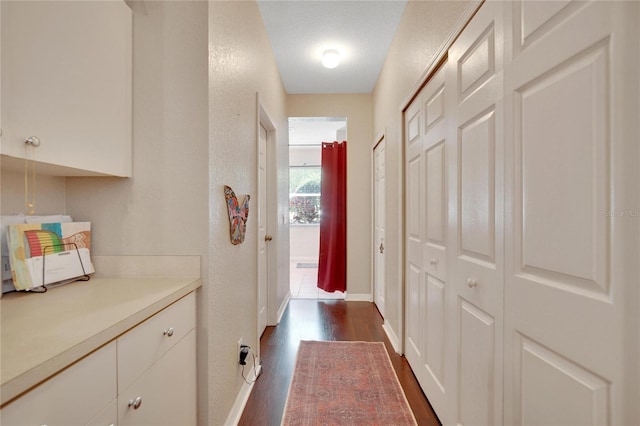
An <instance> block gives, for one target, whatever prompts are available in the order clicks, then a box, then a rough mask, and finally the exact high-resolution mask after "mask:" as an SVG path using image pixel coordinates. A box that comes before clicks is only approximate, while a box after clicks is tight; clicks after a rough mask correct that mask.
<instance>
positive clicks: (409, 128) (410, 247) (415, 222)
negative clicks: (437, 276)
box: [404, 101, 426, 381]
mask: <svg viewBox="0 0 640 426" xmlns="http://www.w3.org/2000/svg"><path fill="white" fill-rule="evenodd" d="M421 107H422V105H421V104H420V102H415V101H414V102H413V104H412V105H411V106H409V108H408V109H407V110H406V111H405V135H406V136H405V155H406V157H405V158H406V162H405V191H406V199H405V202H406V204H405V223H406V231H405V232H406V242H405V244H406V245H405V248H406V273H405V322H406V323H405V349H404V352H405V356H406V358H407V360H408V361H409V364H411V366H412V369H413V371H414V373H415V374H416V377H418V380H419V381H420V368H419V366H420V365H421V364H422V358H423V353H424V336H423V330H424V299H425V296H426V294H425V288H424V283H423V274H422V241H423V229H422V217H421V211H420V210H421V206H422V203H423V194H422V192H423V184H422V182H423V170H422V129H423V128H424V123H423V122H422V120H423V117H422V113H421V112H422V109H421Z"/></svg>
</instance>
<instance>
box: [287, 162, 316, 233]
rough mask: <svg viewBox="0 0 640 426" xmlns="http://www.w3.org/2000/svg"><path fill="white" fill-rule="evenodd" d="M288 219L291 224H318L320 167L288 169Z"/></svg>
mask: <svg viewBox="0 0 640 426" xmlns="http://www.w3.org/2000/svg"><path fill="white" fill-rule="evenodd" d="M289 218H290V221H291V223H292V224H318V223H320V166H295V167H290V168H289Z"/></svg>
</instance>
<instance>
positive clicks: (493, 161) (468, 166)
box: [446, 2, 504, 425]
mask: <svg viewBox="0 0 640 426" xmlns="http://www.w3.org/2000/svg"><path fill="white" fill-rule="evenodd" d="M502 4H503V2H486V3H485V4H484V5H483V6H482V7H481V8H480V10H479V11H478V13H477V14H476V16H475V17H474V18H473V19H472V21H471V22H470V23H469V24H468V26H467V27H466V28H465V30H464V31H463V32H462V34H461V35H460V36H459V38H458V39H457V40H456V41H455V43H454V44H453V45H452V47H451V48H450V50H449V59H448V65H447V80H446V85H447V90H448V91H449V93H448V100H449V103H450V108H449V115H448V119H449V135H450V136H449V137H450V140H449V141H448V145H447V148H448V165H449V174H448V176H449V233H450V235H451V236H452V238H451V239H450V243H451V245H450V247H449V257H448V265H449V268H448V270H449V273H448V288H449V298H448V316H449V321H450V325H449V327H447V330H449V332H450V333H451V336H449V338H450V346H449V348H448V354H450V356H451V357H452V358H453V359H452V360H451V362H450V363H449V369H448V372H449V374H448V377H449V381H448V387H447V390H448V392H449V394H450V395H452V397H451V398H449V401H450V414H451V419H452V420H451V423H454V424H475V425H497V424H501V423H502V379H503V375H502V363H503V354H502V347H503V346H502V340H503V339H502V336H503V334H502V331H503V330H502V327H503V284H504V271H503V267H504V243H503V228H504V223H503V220H504V219H503V217H504V216H503V201H504V200H503V194H504V191H503V187H504V181H503V178H504V166H503V163H504V157H503V148H504V138H503V124H504V111H503V99H502V93H503V72H502V61H503V33H502V31H503V25H502V13H503V9H502Z"/></svg>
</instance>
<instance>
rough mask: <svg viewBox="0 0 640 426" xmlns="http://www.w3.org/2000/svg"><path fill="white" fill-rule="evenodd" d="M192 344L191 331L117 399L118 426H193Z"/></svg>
mask: <svg viewBox="0 0 640 426" xmlns="http://www.w3.org/2000/svg"><path fill="white" fill-rule="evenodd" d="M195 343H196V337H195V331H194V330H191V331H190V332H189V334H187V336H186V337H185V338H183V339H182V340H181V341H180V342H179V343H177V344H176V345H175V346H174V347H173V348H172V349H171V350H169V351H168V352H167V353H165V354H164V355H163V356H162V357H160V359H158V361H157V362H156V363H155V364H153V365H152V366H151V367H150V368H149V369H148V370H147V371H145V372H144V373H143V374H142V375H141V376H140V377H139V378H138V379H137V380H135V381H134V382H133V383H132V384H131V386H129V387H128V388H127V389H125V390H124V391H122V392H121V393H120V395H118V424H119V425H120V426H124V425H136V426H141V425H176V426H182V425H195V424H196V363H195V361H196V358H195V357H196V352H195V348H196V345H195ZM138 402H139V405H138ZM136 407H137V408H136Z"/></svg>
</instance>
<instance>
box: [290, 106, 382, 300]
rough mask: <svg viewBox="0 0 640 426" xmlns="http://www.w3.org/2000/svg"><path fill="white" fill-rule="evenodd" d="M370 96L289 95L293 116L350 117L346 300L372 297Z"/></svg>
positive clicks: (371, 129) (371, 140)
mask: <svg viewBox="0 0 640 426" xmlns="http://www.w3.org/2000/svg"><path fill="white" fill-rule="evenodd" d="M372 101H373V98H372V95H371V94H346V95H288V96H287V114H288V115H289V116H290V117H347V132H348V138H347V139H348V140H347V298H349V297H350V296H351V295H371V250H372V248H371V214H370V211H371V150H372V146H373V145H372V144H373V121H372V118H373V109H372V106H373V103H372Z"/></svg>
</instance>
